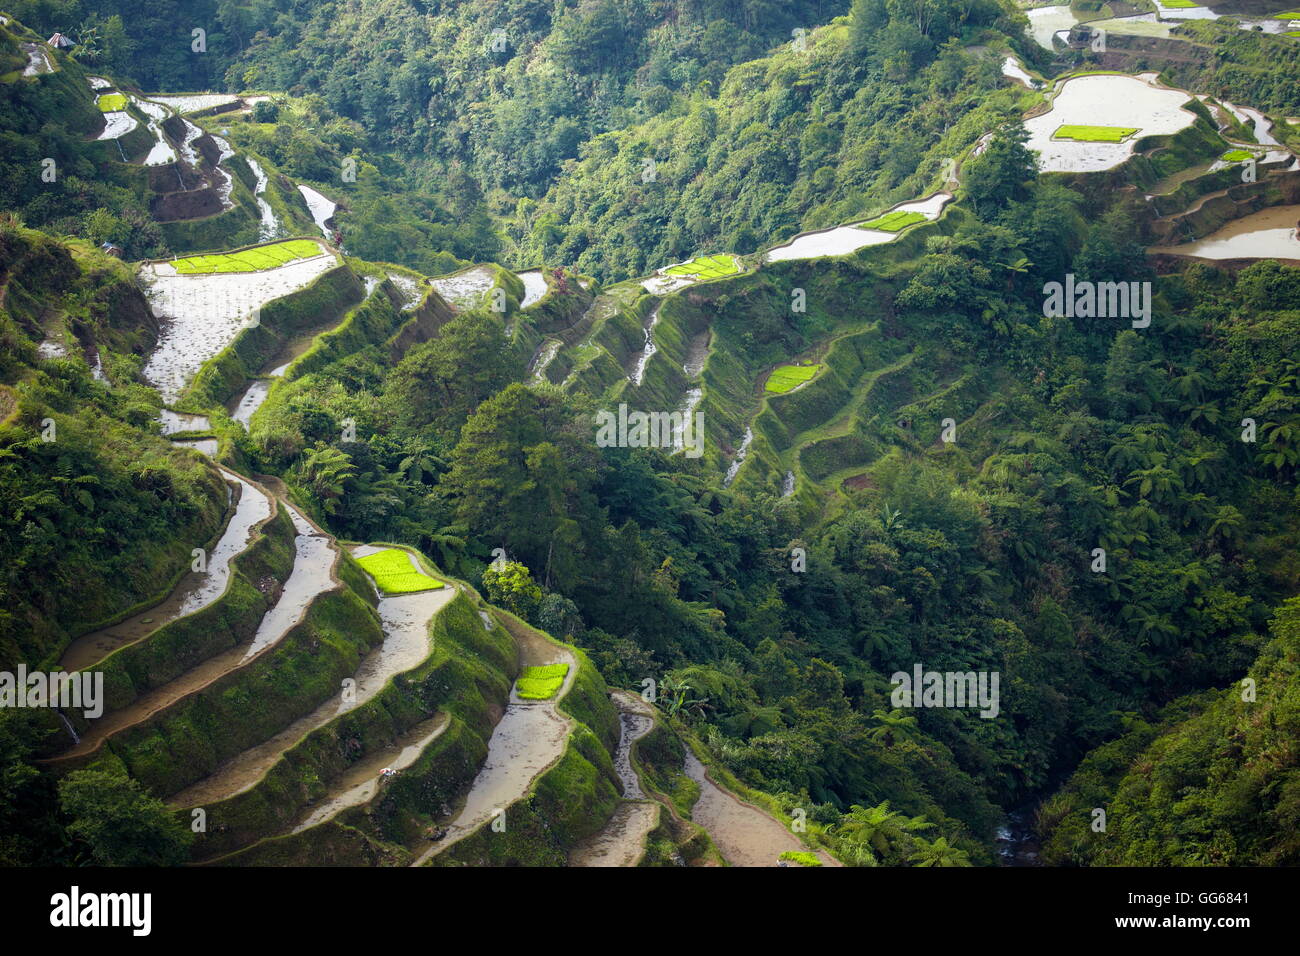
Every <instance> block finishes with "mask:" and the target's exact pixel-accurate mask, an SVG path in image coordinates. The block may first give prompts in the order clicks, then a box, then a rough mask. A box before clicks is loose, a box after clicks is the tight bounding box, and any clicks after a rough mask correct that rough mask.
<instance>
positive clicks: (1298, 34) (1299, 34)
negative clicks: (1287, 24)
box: [1282, 30, 1300, 37]
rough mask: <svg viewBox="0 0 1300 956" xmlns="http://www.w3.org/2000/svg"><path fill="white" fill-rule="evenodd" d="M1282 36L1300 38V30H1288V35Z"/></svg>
mask: <svg viewBox="0 0 1300 956" xmlns="http://www.w3.org/2000/svg"><path fill="white" fill-rule="evenodd" d="M1282 36H1284V37H1300V30H1287V31H1286V33H1283V34H1282Z"/></svg>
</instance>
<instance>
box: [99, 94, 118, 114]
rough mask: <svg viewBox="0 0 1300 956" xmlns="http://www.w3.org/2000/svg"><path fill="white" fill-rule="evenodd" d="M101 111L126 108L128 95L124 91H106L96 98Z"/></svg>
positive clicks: (106, 111) (109, 111)
mask: <svg viewBox="0 0 1300 956" xmlns="http://www.w3.org/2000/svg"><path fill="white" fill-rule="evenodd" d="M95 105H96V106H98V107H99V111H100V112H101V113H116V112H118V111H120V110H124V109H126V96H125V95H123V94H122V93H104V94H102V95H101V96H99V97H98V98H97V99H96V100H95Z"/></svg>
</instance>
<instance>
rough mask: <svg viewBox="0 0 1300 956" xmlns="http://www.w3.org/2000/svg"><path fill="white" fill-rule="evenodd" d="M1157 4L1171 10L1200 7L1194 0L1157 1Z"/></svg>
mask: <svg viewBox="0 0 1300 956" xmlns="http://www.w3.org/2000/svg"><path fill="white" fill-rule="evenodd" d="M1156 2H1157V3H1158V4H1159V5H1160V6H1162V7H1165V8H1166V9H1169V10H1190V9H1191V8H1192V7H1199V6H1200V4H1199V3H1195V2H1194V0H1156Z"/></svg>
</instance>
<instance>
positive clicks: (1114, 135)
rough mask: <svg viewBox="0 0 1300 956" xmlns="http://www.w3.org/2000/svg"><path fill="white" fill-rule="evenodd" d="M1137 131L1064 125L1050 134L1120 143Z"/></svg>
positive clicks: (1136, 128) (1085, 141)
mask: <svg viewBox="0 0 1300 956" xmlns="http://www.w3.org/2000/svg"><path fill="white" fill-rule="evenodd" d="M1190 5H1191V4H1189V6H1190ZM1137 131H1138V127H1136V126H1072V125H1069V124H1066V125H1065V126H1062V127H1060V128H1059V129H1058V130H1057V131H1056V132H1055V133H1053V134H1052V139H1072V140H1077V141H1078V142H1080V143H1122V142H1123V141H1124V140H1126V139H1128V138H1129V137H1130V136H1132V135H1133V134H1134V133H1136V132H1137Z"/></svg>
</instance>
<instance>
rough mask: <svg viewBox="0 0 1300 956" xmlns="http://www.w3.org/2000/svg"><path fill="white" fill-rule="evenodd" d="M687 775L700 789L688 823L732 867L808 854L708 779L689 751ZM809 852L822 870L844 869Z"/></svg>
mask: <svg viewBox="0 0 1300 956" xmlns="http://www.w3.org/2000/svg"><path fill="white" fill-rule="evenodd" d="M686 773H687V775H688V776H689V777H690V778H691V779H692V780H694V781H695V782H696V783H698V784H699V785H700V799H699V800H698V801H696V804H695V807H694V808H693V809H692V810H691V819H692V820H693V821H694V822H695V823H697V824H699V825H700V826H702V827H704V829H705V830H707V831H708V832H709V836H710V837H712V838H713V842H714V844H715V845H716V846H717V848H718V850H719V852H721V853H722V856H723V857H724V858H725V859H726V861H727V862H728V863H730V864H731V865H732V866H778V865H779V864H780V858H781V854H782V853H785V852H788V851H794V852H802V853H807V852H810V851H809V848H808V847H807V846H805V845H804V844H803V842H802V841H801V840H800V839H799V838H798V837H797V836H795V835H794V834H793V833H791V832H790V831H789V830H788V829H786V827H785V826H784V825H783V824H782V823H781V822H780V821H778V820H777V819H775V818H774V817H772V816H769V815H768V814H767V813H766V812H764V811H762V810H760V809H759V808H758V807H755V806H753V805H751V804H748V803H745V802H744V801H742V800H740V799H739V798H738V797H736V796H735V795H734V794H731V793H729V792H728V791H726V790H723V789H722V788H721V787H719V786H718V785H717V784H715V783H714V782H713V781H712V780H711V779H709V775H708V772H707V770H706V769H705V766H704V764H702V763H701V762H700V759H699V758H698V757H696V756H695V754H693V753H692V752H691V751H690V749H689V748H688V749H687V751H686ZM812 852H815V853H816V855H817V857H818V858H819V859H820V860H821V861H822V865H823V866H842V865H843V864H841V863H840V862H839V861H838V860H836V859H834V858H833V857H832V856H831V855H830V854H829V853H827V852H826V851H825V850H816V851H812Z"/></svg>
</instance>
